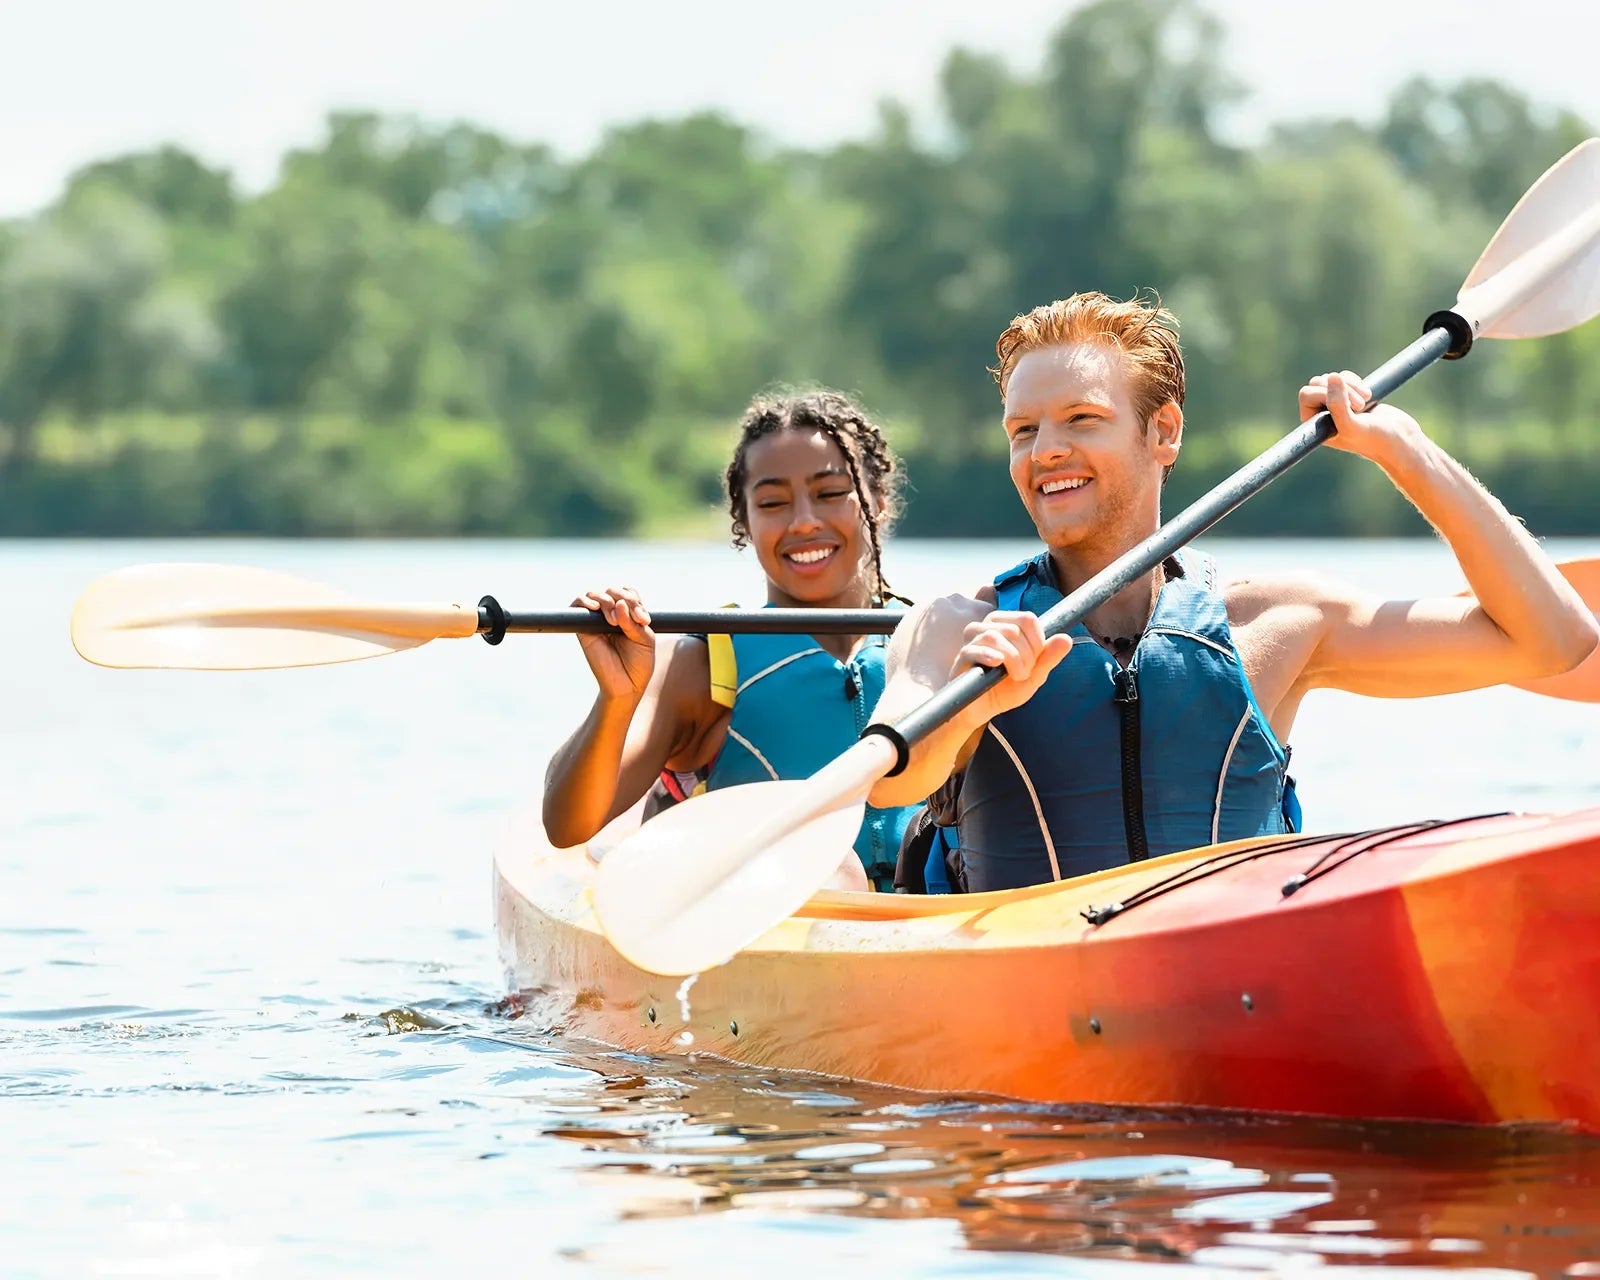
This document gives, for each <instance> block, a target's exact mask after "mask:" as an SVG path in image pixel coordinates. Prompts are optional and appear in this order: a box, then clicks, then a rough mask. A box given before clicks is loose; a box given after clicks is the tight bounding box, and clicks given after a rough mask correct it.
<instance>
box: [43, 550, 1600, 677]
mask: <svg viewBox="0 0 1600 1280" xmlns="http://www.w3.org/2000/svg"><path fill="white" fill-rule="evenodd" d="M1556 567H1557V568H1558V569H1560V570H1561V572H1562V573H1563V574H1564V575H1565V576H1566V579H1567V581H1568V582H1570V583H1572V585H1573V586H1574V587H1576V588H1577V590H1578V594H1579V595H1581V596H1582V597H1583V599H1584V602H1585V603H1586V604H1587V605H1588V606H1589V607H1590V608H1591V609H1593V610H1594V611H1595V613H1596V614H1597V615H1600V559H1594V560H1571V561H1566V562H1563V563H1561V564H1558V565H1557V566H1556ZM904 617H905V614H904V613H903V612H901V611H900V610H895V609H713V610H701V611H698V612H688V613H652V614H651V615H650V619H651V621H650V625H651V626H652V627H653V628H654V629H655V630H656V632H657V633H658V634H661V635H681V634H683V633H686V632H695V633H699V634H703V635H707V634H711V633H719V634H722V635H735V634H750V633H755V632H760V633H766V634H771V633H774V632H783V633H793V634H800V635H862V636H864V635H884V634H887V633H889V632H891V631H893V630H894V629H895V627H896V626H897V625H898V623H899V622H900V620H901V619H902V618H904ZM469 628H471V629H469ZM615 630H617V628H616V627H614V626H612V625H611V624H610V623H608V622H607V621H606V620H605V619H604V618H603V617H601V616H600V615H599V614H598V613H591V612H590V611H589V610H587V609H549V610H545V611H544V612H540V613H512V612H508V611H506V610H504V609H502V608H501V607H500V605H499V603H498V602H497V601H496V600H495V599H494V597H493V596H484V597H483V599H482V600H480V601H479V602H478V609H477V613H476V615H474V613H473V611H472V610H470V609H467V608H464V607H463V606H461V605H455V604H446V605H417V604H394V603H376V602H372V601H365V600H357V599H356V598H354V597H353V596H348V595H345V594H344V593H342V592H340V591H337V590H335V589H334V588H333V587H329V586H325V585H324V584H322V583H320V582H311V581H308V580H306V579H304V578H296V577H293V576H292V575H290V574H286V573H276V572H273V571H271V570H267V569H252V568H247V567H243V566H238V565H225V564H186V563H185V564H145V565H134V566H132V567H130V568H126V569H116V570H113V571H112V572H111V573H108V574H106V575H104V576H103V577H100V578H97V579H96V580H95V581H94V582H92V583H90V584H89V586H88V587H87V588H86V589H85V590H84V593H83V595H82V596H80V597H79V599H78V603H77V606H76V608H74V610H73V613H72V643H73V645H74V647H76V649H77V650H78V652H79V654H81V655H82V656H83V657H84V658H86V659H87V660H88V661H90V662H93V663H96V664H97V665H99V666H102V667H121V668H128V667H180V668H187V669H190V670H206V671H255V670H263V669H266V668H272V667H307V666H318V665H322V664H325V663H334V662H355V661H359V660H360V659H362V658H381V657H383V656H384V655H386V654H390V653H398V652H400V651H402V650H405V649H415V648H417V647H418V646H419V645H424V644H427V643H428V641H430V640H438V639H444V638H447V637H454V638H460V637H463V636H470V635H480V636H482V637H483V638H484V639H485V640H486V641H488V642H489V643H490V644H498V643H499V642H500V640H501V639H502V638H503V637H504V636H507V635H514V634H554V633H570V634H594V633H598V632H602V631H615ZM1518 687H1519V688H1522V689H1527V690H1529V691H1531V692H1533V693H1542V694H1544V695H1545V696H1546V697H1551V698H1567V699H1571V700H1573V701H1576V702H1600V653H1597V654H1596V655H1595V656H1594V657H1592V658H1590V659H1589V660H1588V661H1587V662H1585V663H1584V664H1583V665H1582V666H1580V667H1578V668H1577V669H1576V670H1575V671H1569V672H1567V673H1566V674H1565V675H1560V676H1552V677H1550V678H1549V679H1546V680H1530V681H1525V682H1521V683H1519V685H1518Z"/></svg>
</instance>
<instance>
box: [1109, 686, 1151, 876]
mask: <svg viewBox="0 0 1600 1280" xmlns="http://www.w3.org/2000/svg"><path fill="white" fill-rule="evenodd" d="M1111 680H1112V685H1113V686H1114V689H1115V692H1114V693H1113V695H1112V699H1113V701H1115V702H1116V704H1117V715H1118V717H1119V718H1120V719H1121V721H1122V829H1123V832H1124V834H1125V835H1126V836H1127V841H1128V861H1129V862H1143V861H1144V860H1145V859H1146V858H1148V857H1149V856H1150V845H1149V843H1148V842H1147V841H1146V839H1145V834H1144V768H1143V765H1142V763H1141V759H1140V752H1139V681H1138V677H1137V675H1136V674H1135V673H1134V669H1133V667H1132V665H1131V664H1130V665H1129V666H1126V667H1122V666H1119V667H1118V668H1117V670H1116V673H1115V674H1114V675H1113V676H1112V678H1111Z"/></svg>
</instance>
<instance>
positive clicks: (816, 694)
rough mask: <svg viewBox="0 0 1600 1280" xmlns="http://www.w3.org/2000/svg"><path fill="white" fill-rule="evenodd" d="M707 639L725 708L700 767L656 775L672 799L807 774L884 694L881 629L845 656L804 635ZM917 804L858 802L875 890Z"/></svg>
mask: <svg viewBox="0 0 1600 1280" xmlns="http://www.w3.org/2000/svg"><path fill="white" fill-rule="evenodd" d="M706 642H707V644H708V646H709V649H710V652H709V658H710V665H711V696H712V699H713V700H714V701H716V702H719V703H721V704H722V705H723V706H725V707H730V708H732V715H731V716H730V718H729V721H728V730H727V736H726V738H725V739H724V740H723V744H722V747H721V749H720V750H719V751H718V752H717V757H716V759H715V760H713V761H712V763H711V765H710V767H709V769H707V770H705V771H703V772H702V773H701V774H700V775H699V776H698V777H684V776H682V775H677V774H674V775H672V776H670V777H669V776H668V775H666V774H663V777H662V782H663V784H664V786H665V788H666V789H668V790H669V791H671V792H672V793H673V795H674V796H675V797H676V798H682V797H683V796H685V795H691V794H693V793H694V792H695V791H698V790H700V789H701V788H703V789H705V790H707V791H715V790H716V789H717V788H719V787H734V786H740V785H743V784H744V783H748V782H768V781H773V780H777V779H785V778H806V777H809V776H810V775H811V774H813V773H815V772H816V771H817V770H818V769H820V768H822V767H823V765H825V764H828V763H829V762H830V761H832V760H833V759H835V758H836V757H837V756H839V755H841V754H843V753H844V752H845V751H846V750H848V749H849V748H850V747H851V746H853V745H854V744H855V743H856V741H857V739H858V738H859V737H860V736H861V731H862V730H863V729H864V728H866V726H867V721H868V719H869V718H870V717H871V715H872V708H873V707H874V706H875V705H876V704H877V701H878V699H879V697H881V696H882V694H883V686H884V671H885V661H886V658H887V654H888V646H887V640H886V638H885V637H883V636H869V637H867V639H866V640H864V641H863V642H862V645H861V647H860V648H859V649H857V650H856V653H855V655H854V656H853V657H851V658H849V659H846V660H844V661H841V660H839V659H838V658H835V657H834V656H833V655H832V654H831V653H829V652H828V651H827V650H826V649H823V648H822V647H821V646H819V645H818V644H817V642H816V640H815V639H813V638H812V637H811V636H796V635H736V636H719V635H711V636H707V637H706ZM917 808H919V806H916V805H906V806H902V807H899V808H893V809H878V808H874V807H873V806H872V805H868V806H867V811H866V814H865V816H864V817H863V818H862V821H861V829H860V831H859V833H858V834H857V836H856V840H855V850H856V854H857V856H858V857H860V859H861V865H862V866H863V867H864V868H866V873H867V878H868V879H869V880H870V881H872V883H873V885H874V887H876V888H877V889H878V890H880V891H883V892H893V890H894V869H895V860H896V858H897V857H898V856H899V852H900V841H901V838H902V836H903V835H904V834H905V829H906V824H907V823H909V822H910V821H911V818H912V815H913V814H914V813H915V812H916V810H917Z"/></svg>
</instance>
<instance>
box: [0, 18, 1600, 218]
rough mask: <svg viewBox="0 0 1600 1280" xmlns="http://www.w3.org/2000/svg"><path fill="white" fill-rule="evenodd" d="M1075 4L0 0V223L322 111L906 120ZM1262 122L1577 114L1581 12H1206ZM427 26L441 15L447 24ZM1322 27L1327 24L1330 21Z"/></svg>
mask: <svg viewBox="0 0 1600 1280" xmlns="http://www.w3.org/2000/svg"><path fill="white" fill-rule="evenodd" d="M1074 7H1076V6H1075V3H1074V0H800V2H798V3H793V4H780V3H767V2H765V0H673V2H670V3H662V2H661V0H650V2H646V0H591V2H589V3H567V2H565V0H451V2H450V3H449V4H448V5H446V4H444V3H439V2H437V0H428V2H426V3H425V2H423V0H136V2H135V3H124V2H122V0H0V217H5V216H13V215H16V214H20V213H25V212H28V211H30V210H33V209H36V208H38V207H40V206H41V205H43V204H45V203H47V202H49V201H50V200H51V199H52V198H53V197H54V196H55V194H56V193H57V192H58V191H59V190H60V187H61V184H62V181H63V180H64V179H65V177H66V176H67V175H68V174H69V173H71V172H72V170H73V169H75V168H77V167H78V166H80V165H82V164H84V163H86V162H89V161H92V160H96V159H102V158H105V157H107V156H110V155H115V154H119V153H122V152H126V151H130V150H136V149H141V148H146V147H150V146H154V145H156V144H159V143H162V142H175V143H178V144H180V145H182V146H185V147H187V148H189V149H191V150H193V151H195V152H197V153H198V154H200V155H201V156H203V157H205V158H206V159H207V160H209V161H211V162H212V163H215V164H221V165H223V166H225V167H228V168H231V169H232V170H233V171H234V172H235V173H236V174H237V175H238V177H239V178H240V180H241V181H242V183H243V184H244V185H245V186H246V187H247V188H250V189H255V188H259V187H261V186H264V185H266V184H268V183H270V182H271V181H272V178H273V176H274V174H275V172H276V167H277V162H278V158H279V157H280V156H281V155H282V153H283V152H284V150H285V149H287V148H288V147H291V146H294V145H297V144H303V143H310V142H314V141H315V140H316V139H317V138H318V136H319V134H320V125H321V121H322V119H323V117H324V116H325V114H326V113H327V112H328V111H329V110H330V109H334V108H338V107H369V108H375V109H378V110H383V111H395V112H401V111H405V112H412V113H415V114H418V115H421V116H423V117H424V118H427V119H431V120H440V121H442V120H452V119H465V120H470V121H472V122H474V123H478V124H482V125H484V126H487V127H489V128H492V129H495V130H497V131H500V132H503V133H505V134H507V135H510V136H512V137H516V138H519V139H521V140H525V141H532V140H543V141H547V142H552V143H554V144H555V145H556V146H558V147H559V148H561V149H562V150H563V151H566V152H569V153H570V152H573V151H577V150H580V149H582V148H583V147H585V146H587V145H588V144H589V143H590V142H592V141H593V139H594V138H595V137H596V135H597V134H598V133H599V131H600V130H602V129H603V128H604V127H605V126H606V125H608V124H612V123H616V122H620V121H625V120H630V119H636V118H638V117H640V116H646V115H661V114H681V113H684V112H687V111H691V110H694V109H696V108H701V107H707V106H716V107H721V108H723V109H725V110H726V111H728V112H730V113H731V114H732V115H734V116H735V117H737V118H739V119H741V120H744V121H746V122H748V123H752V124H755V125H758V126H760V127H763V128H765V129H766V130H767V131H768V132H770V133H771V134H773V135H774V136H776V137H778V138H781V139H783V140H785V141H792V142H797V143H806V144H816V143H826V142H830V141H834V140H836V139H839V138H842V137H848V136H854V135H860V134H862V133H864V132H865V131H867V130H869V129H870V128H871V126H872V122H873V119H874V115H875V111H876V104H877V102H878V101H879V100H880V99H882V98H884V97H893V98H897V99H900V100H902V101H905V102H908V103H909V104H911V105H912V107H913V108H914V109H918V110H923V111H926V110H928V109H929V108H931V106H932V104H933V103H934V101H935V94H936V78H937V74H938V68H939V64H940V61H941V59H942V56H943V54H944V53H945V52H946V51H947V50H948V49H949V48H950V47H952V46H953V45H956V44H962V45H966V46H967V47H970V48H981V49H985V50H990V51H994V52H998V53H1000V54H1002V55H1003V56H1005V57H1006V58H1007V59H1008V60H1009V61H1010V62H1012V63H1013V65H1015V66H1017V67H1019V68H1022V69H1028V70H1031V69H1033V68H1034V67H1036V66H1037V64H1038V57H1039V51H1040V47H1041V40H1042V38H1043V36H1044V34H1046V33H1048V32H1049V31H1050V30H1051V29H1053V27H1054V26H1055V25H1056V23H1057V22H1059V20H1060V19H1061V17H1062V16H1063V15H1065V14H1066V13H1068V12H1070V11H1071V10H1072V9H1073V8H1074ZM1210 8H1211V10H1212V12H1214V13H1216V14H1217V15H1218V16H1219V17H1221V18H1222V19H1223V20H1224V22H1225V23H1226V24H1227V26H1228V28H1229V31H1230V38H1229V42H1228V50H1229V53H1228V62H1229V65H1230V67H1231V68H1232V70H1233V71H1234V72H1235V74H1237V75H1238V76H1239V77H1240V78H1241V79H1243V80H1244V81H1245V82H1247V83H1248V84H1249V85H1250V86H1251V87H1252V97H1251V99H1250V101H1249V103H1248V104H1247V106H1246V108H1245V109H1244V111H1243V112H1242V114H1241V115H1240V117H1239V118H1238V120H1237V122H1236V124H1237V127H1238V128H1239V129H1240V131H1241V132H1243V133H1244V134H1245V135H1246V136H1248V135H1249V134H1250V133H1252V132H1254V131H1255V130H1258V129H1259V128H1260V126H1261V124H1262V123H1263V122H1264V121H1266V120H1269V119H1278V118H1285V117H1292V116H1304V115H1308V114H1329V113H1333V112H1339V113H1348V114H1355V115H1360V116H1370V115H1372V114H1374V113H1376V112H1377V111H1378V110H1379V109H1380V108H1381V106H1382V104H1383V102H1384V100H1385V98H1386V96H1387V94H1388V92H1389V91H1390V89H1392V88H1393V86H1395V85H1396V84H1398V83H1399V82H1400V81H1402V80H1404V79H1405V78H1407V77H1408V76H1411V75H1415V74H1425V75H1429V76H1433V77H1437V78H1448V79H1454V78H1459V77H1461V76H1465V75H1473V74H1486V75H1493V76H1496V77H1499V78H1501V79H1504V80H1506V81H1508V82H1510V83H1511V84H1513V85H1516V86H1518V87H1519V88H1521V89H1522V90H1523V91H1525V92H1527V93H1528V94H1530V95H1532V96H1533V97H1535V98H1536V99H1538V100H1541V101H1545V102H1550V103H1553V104H1559V105H1565V106H1570V107H1572V108H1574V109H1576V110H1578V111H1579V112H1580V113H1581V114H1583V115H1584V116H1586V117H1587V118H1588V119H1590V120H1593V121H1596V122H1597V123H1600V75H1597V74H1595V70H1594V50H1595V49H1597V48H1600V0H1210ZM447 14H448V16H445V15H447ZM1334 15H1337V16H1334Z"/></svg>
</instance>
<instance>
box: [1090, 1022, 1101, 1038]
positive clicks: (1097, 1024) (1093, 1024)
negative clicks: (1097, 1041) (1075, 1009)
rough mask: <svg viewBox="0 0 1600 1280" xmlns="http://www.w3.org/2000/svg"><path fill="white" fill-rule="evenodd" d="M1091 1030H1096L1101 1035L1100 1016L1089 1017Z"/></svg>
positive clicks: (1096, 1033)
mask: <svg viewBox="0 0 1600 1280" xmlns="http://www.w3.org/2000/svg"><path fill="white" fill-rule="evenodd" d="M1089 1030H1090V1031H1092V1032H1094V1033H1095V1035H1099V1034H1100V1019H1099V1018H1090V1019H1089Z"/></svg>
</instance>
